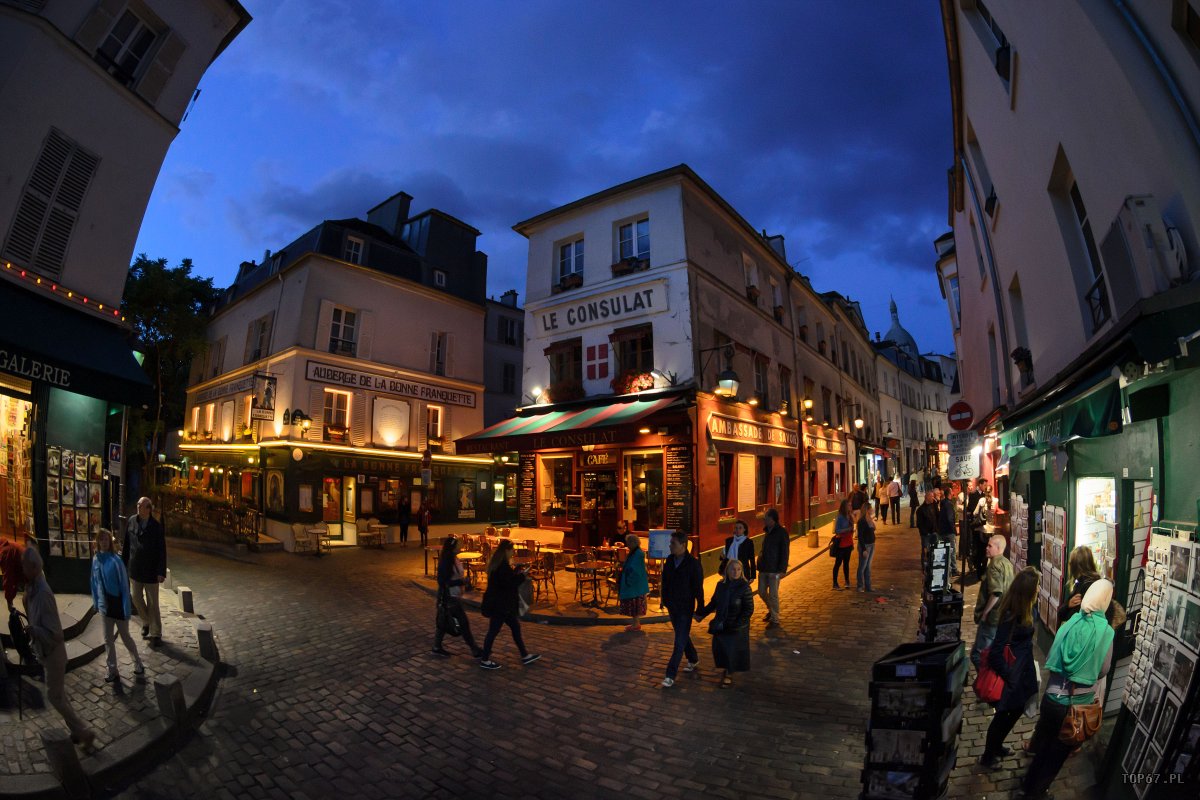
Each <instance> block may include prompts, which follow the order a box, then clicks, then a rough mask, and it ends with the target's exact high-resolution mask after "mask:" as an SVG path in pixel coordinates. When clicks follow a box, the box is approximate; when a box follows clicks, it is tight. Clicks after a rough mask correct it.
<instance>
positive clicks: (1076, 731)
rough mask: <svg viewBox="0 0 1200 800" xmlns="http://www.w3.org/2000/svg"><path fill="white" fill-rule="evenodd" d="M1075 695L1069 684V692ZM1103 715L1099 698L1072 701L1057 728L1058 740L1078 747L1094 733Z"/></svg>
mask: <svg viewBox="0 0 1200 800" xmlns="http://www.w3.org/2000/svg"><path fill="white" fill-rule="evenodd" d="M1074 695H1075V687H1074V686H1073V685H1072V686H1071V694H1070V695H1069V696H1072V697H1073V696H1074ZM1103 717H1104V706H1102V705H1101V704H1100V698H1099V697H1095V698H1093V700H1092V702H1090V703H1080V704H1078V705H1076V704H1074V703H1072V704H1071V706H1070V707H1069V709H1068V711H1067V716H1066V717H1064V718H1063V723H1062V727H1061V728H1059V729H1058V740H1059V741H1060V742H1062V743H1063V744H1065V745H1069V746H1071V747H1078V746H1079V745H1081V744H1083V743H1084V742H1086V741H1087V740H1088V739H1090V738H1092V737H1093V736H1095V735H1096V732H1097V731H1098V730H1100V723H1101V722H1102V721H1103Z"/></svg>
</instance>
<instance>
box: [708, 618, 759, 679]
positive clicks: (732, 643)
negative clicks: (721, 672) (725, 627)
mask: <svg viewBox="0 0 1200 800" xmlns="http://www.w3.org/2000/svg"><path fill="white" fill-rule="evenodd" d="M712 650H713V664H715V665H716V666H717V668H718V669H725V670H729V671H730V672H748V671H749V670H750V629H749V628H741V629H739V630H736V631H731V632H729V633H718V634H714V635H713V644H712Z"/></svg>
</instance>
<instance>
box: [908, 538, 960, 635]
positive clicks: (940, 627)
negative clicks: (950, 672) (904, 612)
mask: <svg viewBox="0 0 1200 800" xmlns="http://www.w3.org/2000/svg"><path fill="white" fill-rule="evenodd" d="M952 553H953V551H952V550H951V547H950V545H949V544H948V543H944V542H938V543H937V544H935V545H933V546H932V547H930V548H929V552H928V553H927V554H926V556H925V564H924V567H925V585H924V591H923V593H922V602H921V616H920V617H919V622H918V628H917V638H918V639H919V640H920V641H922V642H957V641H959V640H960V639H961V638H962V634H961V628H962V614H963V596H962V592H957V591H954V586H953V584H951V583H950V578H951V574H950V573H951V568H952V567H953V564H952V563H951V561H950V559H951V556H952Z"/></svg>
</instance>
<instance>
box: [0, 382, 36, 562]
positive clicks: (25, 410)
mask: <svg viewBox="0 0 1200 800" xmlns="http://www.w3.org/2000/svg"><path fill="white" fill-rule="evenodd" d="M32 416H33V403H31V402H29V401H28V400H22V399H20V398H17V397H10V396H8V395H0V532H2V533H3V535H4V536H5V537H6V538H10V539H18V540H19V539H20V538H21V537H22V536H24V535H25V534H27V533H29V532H31V531H32V530H33V523H32V519H33V485H32V472H31V463H30V461H31V459H30V436H29V434H30V426H31V425H32Z"/></svg>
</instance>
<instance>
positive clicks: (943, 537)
mask: <svg viewBox="0 0 1200 800" xmlns="http://www.w3.org/2000/svg"><path fill="white" fill-rule="evenodd" d="M937 498H938V518H937V519H938V526H937V530H938V539H939V540H940V541H942V542H943V543H945V544H948V545H950V574H951V575H957V574H958V562H957V561H955V545H954V540H955V539H956V538H958V514H957V511H956V510H955V508H954V501H953V500H951V499H950V498H949V497H947V496H946V494H945V492H944V491H943V490H941V489H938V490H937Z"/></svg>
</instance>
